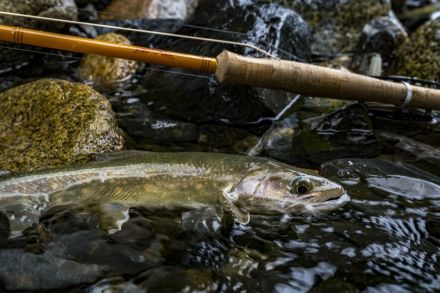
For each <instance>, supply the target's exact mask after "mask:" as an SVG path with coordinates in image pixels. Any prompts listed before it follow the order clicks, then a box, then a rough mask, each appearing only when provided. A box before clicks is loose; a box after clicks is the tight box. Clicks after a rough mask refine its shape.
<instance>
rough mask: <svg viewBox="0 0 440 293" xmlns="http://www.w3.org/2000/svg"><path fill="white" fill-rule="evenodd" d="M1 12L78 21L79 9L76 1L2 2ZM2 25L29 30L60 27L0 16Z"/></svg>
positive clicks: (20, 18) (22, 0) (28, 0)
mask: <svg viewBox="0 0 440 293" xmlns="http://www.w3.org/2000/svg"><path fill="white" fill-rule="evenodd" d="M0 10H1V11H10V12H17V13H24V14H31V15H38V16H45V17H55V18H62V19H72V20H74V19H76V18H77V15H78V9H77V7H76V4H75V1H74V0H13V1H11V0H0ZM0 23H6V24H10V25H17V26H23V27H29V28H36V27H40V28H41V27H44V28H54V27H55V28H57V27H60V25H57V24H54V23H50V24H48V23H47V22H42V21H37V20H33V19H28V18H23V17H12V16H3V15H2V16H0Z"/></svg>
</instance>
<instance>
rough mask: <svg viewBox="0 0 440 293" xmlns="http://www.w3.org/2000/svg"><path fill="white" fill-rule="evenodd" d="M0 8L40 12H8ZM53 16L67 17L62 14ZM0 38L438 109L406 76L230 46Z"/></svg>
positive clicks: (225, 79)
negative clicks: (213, 52) (244, 52)
mask: <svg viewBox="0 0 440 293" xmlns="http://www.w3.org/2000/svg"><path fill="white" fill-rule="evenodd" d="M0 14H6V15H18V16H23V17H29V18H38V17H36V16H31V15H23V14H13V13H8V12H0ZM48 19H49V18H48ZM52 20H53V19H52ZM55 21H59V22H70V21H65V20H62V19H55ZM116 28H117V29H121V28H119V27H116ZM161 34H162V33H161ZM165 34H167V35H173V34H168V33H165ZM184 37H185V38H191V36H184ZM195 39H197V38H195ZM0 40H1V41H7V42H11V43H15V44H25V45H32V46H38V47H45V48H51V49H59V50H65V51H70V52H77V53H84V54H96V55H103V56H108V57H114V58H123V59H130V60H136V61H142V62H146V63H150V64H157V65H165V66H169V67H178V68H183V69H190V70H194V71H199V72H204V73H209V74H215V76H216V77H217V79H218V81H219V82H220V83H224V84H241V85H250V86H256V87H262V88H270V89H277V90H285V91H289V92H293V93H296V94H301V95H306V96H316V97H325V98H335V99H345V100H358V101H371V102H381V103H388V104H394V105H397V106H400V107H402V108H407V107H416V108H424V109H437V110H440V90H436V89H431V88H425V87H421V86H414V85H411V84H409V83H407V82H400V83H397V82H392V81H386V80H380V79H376V78H372V77H368V76H364V75H360V74H355V73H349V72H342V71H339V70H336V69H331V68H325V67H321V66H317V65H311V64H306V63H300V62H296V61H286V60H277V59H268V58H253V57H245V56H241V55H238V54H235V53H232V52H229V51H224V52H223V53H221V54H220V55H218V56H217V57H215V58H213V57H206V56H198V55H191V54H184V53H178V52H172V51H164V50H160V49H152V48H146V47H140V46H134V45H123V44H115V43H111V42H106V41H100V40H95V39H89V38H83V37H76V36H70V35H65V34H57V33H49V32H45V31H40V30H32V29H26V28H21V27H12V26H6V25H0ZM260 50H261V49H260Z"/></svg>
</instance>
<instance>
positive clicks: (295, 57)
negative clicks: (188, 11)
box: [78, 8, 305, 62]
mask: <svg viewBox="0 0 440 293" xmlns="http://www.w3.org/2000/svg"><path fill="white" fill-rule="evenodd" d="M78 10H83V11H86V12H90V11H89V10H87V9H84V8H78ZM97 13H98V14H106V15H110V16H116V14H115V13H109V12H103V11H99V10H98V11H97ZM182 27H188V28H193V29H196V30H199V31H211V32H216V33H222V34H228V35H236V36H242V37H248V36H249V34H247V33H242V32H237V31H231V30H222V29H216V28H212V27H204V26H198V25H194V24H185V23H184V24H182ZM260 42H261V43H263V44H264V45H266V46H268V47H269V48H270V49H271V50H273V49H275V50H277V51H278V52H280V53H282V54H284V55H285V56H287V57H289V58H291V59H292V60H296V61H302V62H305V60H304V59H302V58H299V57H298V56H295V55H294V54H292V53H290V52H288V51H286V50H284V49H281V48H276V47H275V45H273V44H270V43H269V42H267V41H265V40H260ZM241 44H242V45H244V44H246V43H241ZM273 58H277V57H273ZM277 59H279V58H277Z"/></svg>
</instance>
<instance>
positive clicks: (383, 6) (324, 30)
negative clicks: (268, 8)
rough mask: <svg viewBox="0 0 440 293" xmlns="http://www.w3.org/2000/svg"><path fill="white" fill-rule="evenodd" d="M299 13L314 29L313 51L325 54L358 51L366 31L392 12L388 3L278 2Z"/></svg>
mask: <svg viewBox="0 0 440 293" xmlns="http://www.w3.org/2000/svg"><path fill="white" fill-rule="evenodd" d="M276 2H278V3H281V4H284V5H286V6H288V7H291V8H292V9H294V10H295V11H296V12H298V13H299V14H300V15H301V16H302V17H303V18H304V19H305V20H306V21H307V22H308V24H309V25H310V26H311V28H312V29H313V30H314V33H313V43H312V51H313V52H314V53H317V54H321V55H328V54H330V55H332V54H337V53H348V52H352V51H354V50H355V49H356V45H357V43H358V39H359V36H360V34H361V32H362V28H363V27H364V25H365V24H366V23H368V22H369V21H370V20H372V19H374V18H376V17H378V16H387V15H388V13H389V12H390V11H391V4H390V2H389V1H388V0H380V1H378V0H293V1H292V0H277V1H276Z"/></svg>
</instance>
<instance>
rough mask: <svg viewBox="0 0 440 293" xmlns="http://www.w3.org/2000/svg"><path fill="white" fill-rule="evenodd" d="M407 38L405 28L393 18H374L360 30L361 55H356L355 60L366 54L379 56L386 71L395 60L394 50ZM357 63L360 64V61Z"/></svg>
mask: <svg viewBox="0 0 440 293" xmlns="http://www.w3.org/2000/svg"><path fill="white" fill-rule="evenodd" d="M407 37H408V34H407V33H406V30H405V28H404V27H403V26H402V24H401V23H400V22H399V20H398V19H397V18H396V17H395V16H384V17H378V18H375V19H373V20H371V21H370V22H368V23H367V24H366V25H365V26H364V28H363V30H362V34H361V37H360V40H359V47H360V51H361V52H362V54H361V55H358V56H357V59H363V58H365V57H367V56H368V54H374V53H377V54H380V56H381V57H382V62H383V66H384V67H385V69H386V68H388V67H390V66H391V65H393V62H394V61H395V59H396V50H397V48H399V46H400V45H402V44H403V43H404V42H405V41H406V39H407ZM355 62H356V61H355ZM357 62H359V63H362V61H357ZM357 71H359V70H357ZM364 72H365V71H364Z"/></svg>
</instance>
